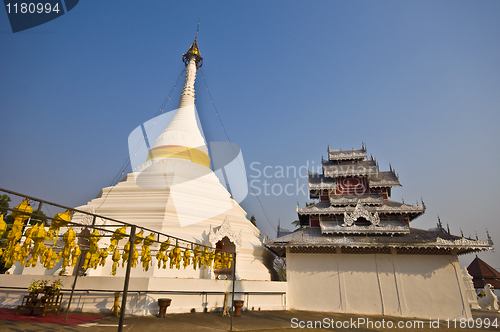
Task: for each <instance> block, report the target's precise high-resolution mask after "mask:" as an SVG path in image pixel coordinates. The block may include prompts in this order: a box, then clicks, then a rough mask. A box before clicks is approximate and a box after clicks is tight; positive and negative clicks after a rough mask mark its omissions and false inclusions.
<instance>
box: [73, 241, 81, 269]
mask: <svg viewBox="0 0 500 332" xmlns="http://www.w3.org/2000/svg"><path fill="white" fill-rule="evenodd" d="M81 254H82V251H81V250H80V247H79V246H76V247H75V248H74V249H73V251H71V266H73V267H74V266H76V263H77V260H78V257H80V255H81Z"/></svg>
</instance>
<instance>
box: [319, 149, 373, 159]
mask: <svg viewBox="0 0 500 332" xmlns="http://www.w3.org/2000/svg"><path fill="white" fill-rule="evenodd" d="M366 156H367V154H366V147H364V146H363V147H362V148H361V149H352V150H346V151H341V150H332V149H330V148H328V158H329V159H330V160H349V159H362V158H366Z"/></svg>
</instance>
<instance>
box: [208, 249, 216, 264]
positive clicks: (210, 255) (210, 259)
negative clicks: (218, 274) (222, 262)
mask: <svg viewBox="0 0 500 332" xmlns="http://www.w3.org/2000/svg"><path fill="white" fill-rule="evenodd" d="M214 259H215V251H213V250H210V251H209V252H208V261H207V265H208V266H209V267H212V263H213V262H214ZM214 268H215V265H214Z"/></svg>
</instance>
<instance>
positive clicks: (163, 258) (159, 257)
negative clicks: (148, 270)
mask: <svg viewBox="0 0 500 332" xmlns="http://www.w3.org/2000/svg"><path fill="white" fill-rule="evenodd" d="M169 247H170V239H167V240H166V241H163V242H162V244H160V249H159V250H158V252H157V253H156V261H157V262H158V268H160V267H161V265H162V263H163V268H164V269H166V268H167V262H168V254H167V250H168V248H169Z"/></svg>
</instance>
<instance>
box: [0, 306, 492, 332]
mask: <svg viewBox="0 0 500 332" xmlns="http://www.w3.org/2000/svg"><path fill="white" fill-rule="evenodd" d="M35 314H36V313H35ZM70 315H80V314H78V313H74V314H70ZM473 315H474V323H473V324H474V328H461V327H460V322H457V327H456V328H455V326H454V324H455V323H454V322H453V321H450V323H449V326H448V325H447V322H446V321H442V320H441V321H440V322H439V323H440V324H439V327H438V325H436V324H437V323H436V322H435V321H434V323H433V327H432V328H431V327H430V326H429V325H430V322H429V320H419V319H403V318H400V317H389V316H368V315H351V314H337V313H324V312H308V311H293V310H291V311H246V312H243V314H242V316H241V317H234V318H233V331H247V332H250V331H252V332H256V331H261V332H265V331H274V332H277V331H278V332H279V331H331V330H336V331H394V330H396V331H397V330H399V331H416V332H418V331H468V332H473V331H500V328H498V327H493V326H490V327H489V328H486V329H485V328H484V327H483V328H482V329H480V328H476V327H477V325H476V324H478V323H482V324H484V323H485V322H486V319H489V321H490V322H493V321H494V320H495V319H496V320H497V323H498V324H500V313H492V312H480V311H473ZM59 316H60V319H61V321H62V320H63V319H64V314H60V315H59ZM332 320H333V321H334V324H335V322H336V321H342V322H345V321H348V322H349V323H344V324H348V325H349V326H348V327H345V328H333V329H332V328H327V327H328V326H326V325H325V321H329V322H331V321H332ZM363 320H364V321H365V322H368V321H370V322H371V323H372V324H373V326H371V325H370V326H368V325H367V323H365V324H362V325H361V324H357V323H356V324H354V325H351V321H353V322H359V321H363ZM308 321H311V322H312V323H311V324H314V322H315V321H321V322H322V324H324V325H323V326H322V327H320V326H319V324H318V323H316V324H317V325H316V328H301V327H300V325H307V322H308ZM417 321H419V322H423V327H419V326H416V325H417V324H418V323H417ZM230 322H231V319H230V318H229V317H227V316H226V317H222V316H221V314H220V313H189V314H168V312H167V316H166V317H165V318H157V317H154V316H140V317H139V316H126V317H125V323H124V324H125V326H124V328H123V331H125V332H128V331H140V332H146V331H147V332H159V331H176V332H184V331H190V332H191V331H202V332H221V331H228V330H229V328H230ZM301 322H302V323H301ZM389 322H392V325H393V328H388V325H389V324H390V323H389ZM399 322H402V323H399ZM398 323H399V324H404V326H403V328H397V324H398ZM0 324H1V325H0V330H1V331H15V332H21V331H29V332H39V331H40V332H41V331H47V332H49V331H50V332H59V331H75V332H80V331H82V332H115V331H118V318H117V317H107V318H104V319H100V320H97V321H95V322H92V323H86V324H81V325H75V326H68V325H60V324H47V323H40V322H36V323H35V322H29V321H28V322H19V321H8V320H3V321H0ZM330 324H331V323H330ZM380 324H384V326H385V328H384V327H383V326H381V325H380ZM469 324H471V326H472V321H470V322H469ZM411 325H414V326H413V327H410V326H411ZM294 327H295V328H294Z"/></svg>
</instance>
